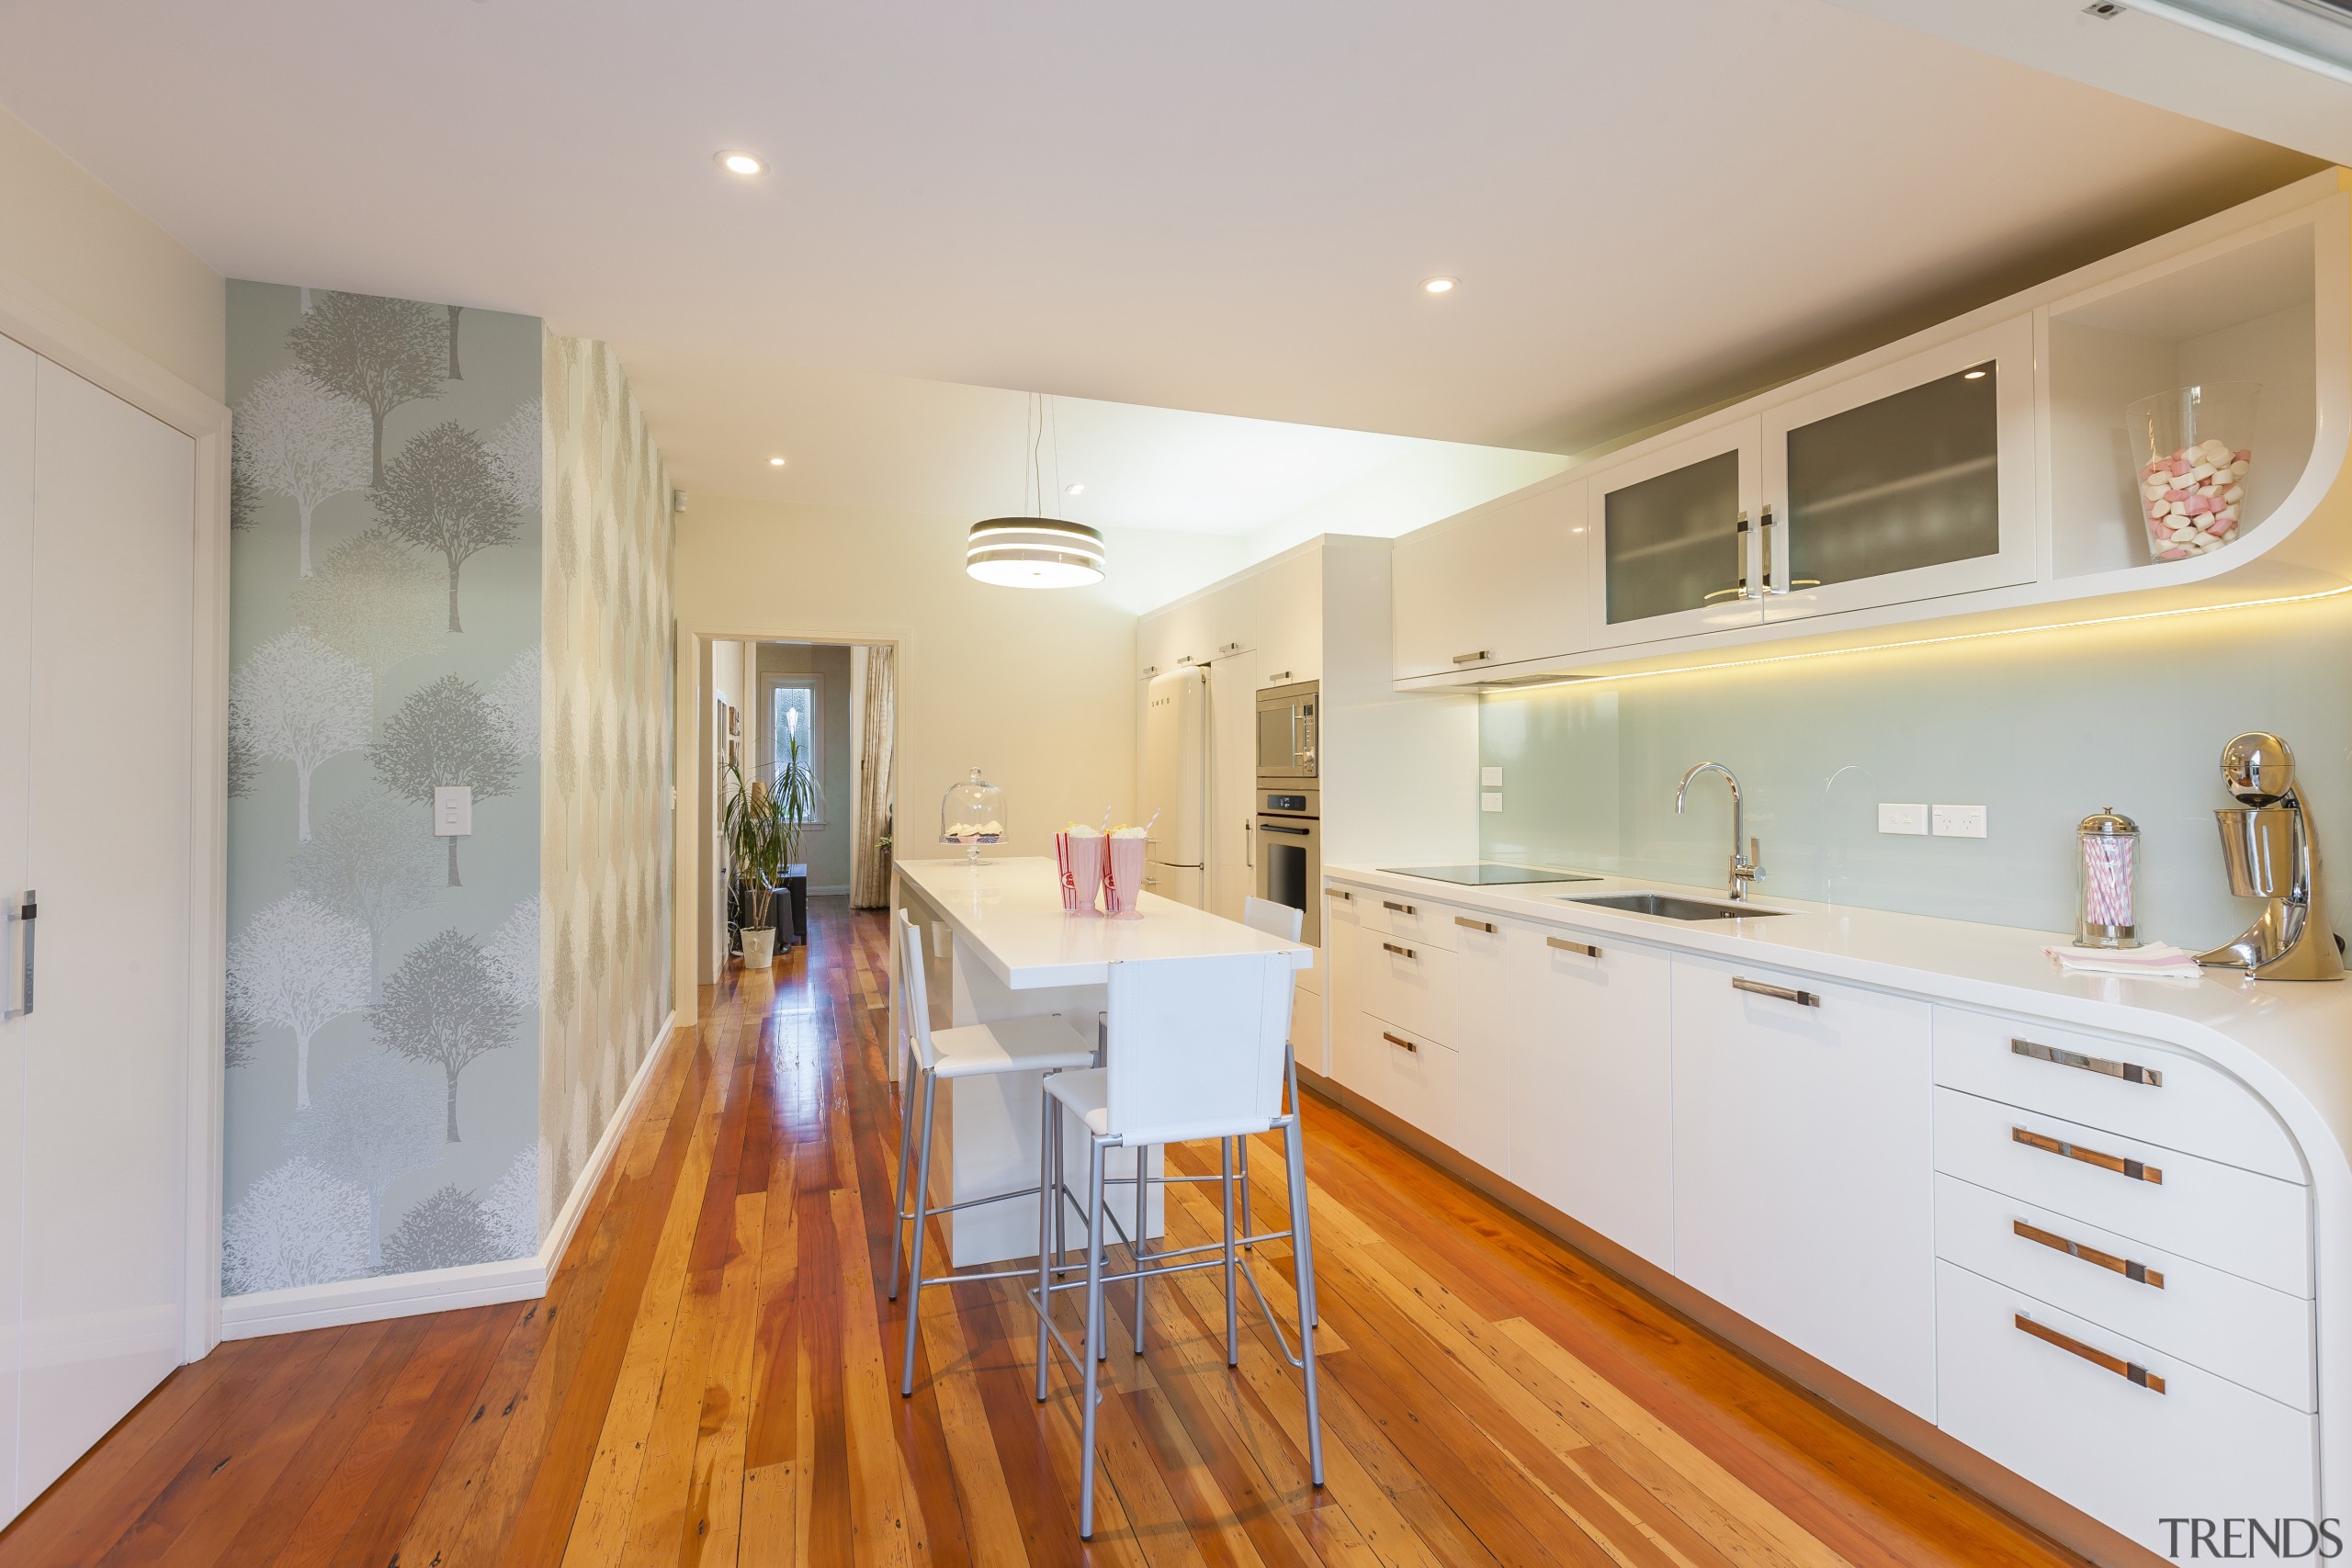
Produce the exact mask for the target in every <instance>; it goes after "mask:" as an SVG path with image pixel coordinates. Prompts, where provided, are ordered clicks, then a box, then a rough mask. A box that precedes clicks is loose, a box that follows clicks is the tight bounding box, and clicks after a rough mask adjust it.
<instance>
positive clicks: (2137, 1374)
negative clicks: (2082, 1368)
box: [2014, 1313, 2165, 1393]
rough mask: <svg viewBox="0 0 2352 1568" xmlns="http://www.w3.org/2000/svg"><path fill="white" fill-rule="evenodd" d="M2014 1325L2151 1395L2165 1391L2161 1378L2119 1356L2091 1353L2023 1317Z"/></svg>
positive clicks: (2135, 1362)
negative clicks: (2139, 1387) (2128, 1379)
mask: <svg viewBox="0 0 2352 1568" xmlns="http://www.w3.org/2000/svg"><path fill="white" fill-rule="evenodd" d="M2014 1321H2015V1322H2016V1324H2017V1325H2018V1328H2019V1329H2020V1330H2022V1331H2023V1332H2025V1333H2027V1334H2030V1335H2032V1336H2033V1337H2035V1338H2036V1339H2039V1340H2041V1342H2042V1343H2043V1344H2045V1345H2055V1346H2057V1347H2058V1348H2060V1349H2061V1350H2064V1351H2065V1352H2066V1354H2068V1355H2069V1356H2080V1357H2081V1358H2082V1359H2084V1360H2086V1361H2088V1362H2089V1363H2090V1364H2091V1365H2092V1366H2094V1367H2105V1368H2106V1369H2107V1370H2108V1371H2110V1372H2113V1373H2114V1374H2115V1375H2116V1376H2117V1377H2120V1378H2130V1379H2131V1381H2132V1382H2135V1383H2137V1384H2139V1385H2140V1386H2141V1387H2142V1388H2144V1389H2146V1390H2147V1391H2148V1392H2150V1393H2164V1391H2165V1380H2164V1376H2163V1374H2162V1373H2160V1372H2152V1371H2149V1370H2148V1369H2147V1368H2145V1367H2143V1366H2142V1365H2141V1364H2140V1363H2139V1362H2137V1361H2127V1360H2125V1359H2123V1358H2122V1357H2120V1356H2110V1355H2109V1354H2108V1353H2107V1352H2106V1351H2104V1350H2097V1349H2093V1348H2091V1347H2090V1346H2088V1345H2086V1344H2084V1343H2083V1342H2082V1341H2081V1340H2079V1339H2076V1338H2075V1337H2072V1336H2071V1335H2065V1334H2061V1333H2059V1332H2058V1331H2057V1330H2056V1329H2054V1328H2050V1327H2046V1326H2044V1325H2041V1324H2039V1323H2036V1322H2034V1321H2033V1319H2031V1318H2030V1317H2028V1316H2026V1314H2023V1313H2018V1314H2015V1318H2014Z"/></svg>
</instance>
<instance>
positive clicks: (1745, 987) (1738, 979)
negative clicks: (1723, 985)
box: [1731, 975, 1821, 1008]
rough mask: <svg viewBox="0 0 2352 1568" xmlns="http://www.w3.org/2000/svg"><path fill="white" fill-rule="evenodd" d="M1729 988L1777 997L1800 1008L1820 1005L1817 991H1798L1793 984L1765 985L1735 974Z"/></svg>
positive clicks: (1759, 981) (1819, 996)
mask: <svg viewBox="0 0 2352 1568" xmlns="http://www.w3.org/2000/svg"><path fill="white" fill-rule="evenodd" d="M1731 988H1732V989H1733V990H1735V991H1750V992H1753V993H1754V994H1756V995H1757V996H1759V997H1778V998H1780V999H1781V1000H1782V1001H1784V1002H1794V1003H1796V1004H1797V1006H1799V1007H1801V1008H1817V1007H1819V1006H1820V1005H1821V995H1820V993H1819V992H1817V991H1800V990H1798V989H1797V988H1796V987H1793V986H1771V985H1767V984H1766V983H1765V982H1763V981H1761V980H1751V979H1749V978H1747V976H1744V975H1735V976H1732V977H1731Z"/></svg>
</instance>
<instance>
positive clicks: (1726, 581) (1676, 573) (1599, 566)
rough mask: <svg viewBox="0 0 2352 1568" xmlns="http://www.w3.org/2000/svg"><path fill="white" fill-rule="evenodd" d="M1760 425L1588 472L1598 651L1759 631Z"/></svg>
mask: <svg viewBox="0 0 2352 1568" xmlns="http://www.w3.org/2000/svg"><path fill="white" fill-rule="evenodd" d="M1761 429H1762V427H1761V425H1760V424H1758V422H1757V421H1756V420H1755V419H1754V418H1753V417H1750V418H1747V419H1738V420H1733V421H1731V422H1730V423H1725V424H1722V425H1718V426H1716V427H1715V428H1713V429H1712V430H1708V431H1704V432H1702V433H1700V434H1695V435H1690V436H1686V437H1684V438H1683V439H1681V440H1679V441H1674V442H1670V443H1668V445H1666V446H1660V447H1658V448H1657V449H1656V450H1654V451H1650V452H1645V453H1643V454H1642V455H1641V456H1640V457H1628V458H1624V459H1622V460H1619V461H1616V462H1613V463H1611V466H1610V467H1609V468H1607V469H1606V470H1605V471H1603V472H1600V473H1595V474H1591V475H1589V476H1588V477H1587V479H1586V484H1585V513H1586V516H1587V517H1588V518H1589V524H1588V527H1589V530H1590V532H1589V536H1588V542H1589V547H1590V548H1591V551H1592V571H1593V575H1594V577H1595V579H1596V580H1597V582H1598V586H1599V590H1600V592H1599V594H1598V598H1599V600H1600V604H1599V606H1598V612H1599V613H1598V615H1597V616H1596V617H1595V621H1594V625H1593V636H1592V646H1594V647H1596V648H1618V647H1622V646H1623V645H1624V644H1627V643H1636V642H1650V641H1654V640H1656V639H1657V638H1660V637H1688V636H1691V634H1693V633H1696V632H1713V631H1724V630H1728V629H1730V628H1732V627H1736V626H1756V625H1758V624H1759V623H1760V622H1761V621H1762V620H1763V616H1764V611H1763V590H1762V587H1761V584H1762V581H1763V578H1762V556H1761V551H1760V549H1759V548H1758V543H1757V536H1756V534H1755V532H1754V530H1752V529H1751V528H1750V527H1749V526H1748V524H1749V520H1750V519H1752V518H1754V517H1755V516H1756V515H1757V513H1758V504H1759V503H1758V487H1759V485H1760V484H1761V482H1762V481H1761V477H1760V475H1759V473H1758V467H1759V462H1760V457H1759V452H1760V448H1759V446H1758V441H1759V439H1760V434H1759V433H1760V431H1761Z"/></svg>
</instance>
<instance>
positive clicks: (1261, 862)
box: [1250, 789, 1323, 947]
mask: <svg viewBox="0 0 2352 1568" xmlns="http://www.w3.org/2000/svg"><path fill="white" fill-rule="evenodd" d="M1319 816H1320V807H1319V804H1318V799H1317V794H1316V792H1315V791H1313V790H1311V789H1304V790H1303V789H1275V790H1268V789H1261V790H1260V791H1259V792H1258V820H1257V822H1256V823H1255V825H1254V830H1253V831H1252V833H1251V834H1250V836H1251V837H1252V838H1254V839H1255V840H1257V842H1256V843H1254V844H1252V845H1251V846H1250V851H1251V856H1250V858H1251V860H1252V861H1253V862H1254V863H1255V864H1254V867H1253V880H1254V881H1255V883H1256V886H1257V890H1258V897H1261V898H1264V899H1268V900H1270V901H1271V902H1273V903H1276V904H1287V905H1289V906H1290V907H1291V908H1294V909H1296V910H1298V911H1299V912H1300V913H1301V914H1303V915H1304V916H1305V917H1306V919H1304V920H1303V921H1302V922H1301V923H1300V926H1299V937H1300V940H1302V941H1304V942H1306V943H1307V945H1309V946H1311V947H1320V946H1322V945H1323V908H1322V905H1323V900H1322V899H1321V898H1320V897H1317V890H1318V889H1319V888H1320V887H1321V886H1322V884H1323V824H1322V822H1321V821H1320V820H1319V819H1318V818H1319Z"/></svg>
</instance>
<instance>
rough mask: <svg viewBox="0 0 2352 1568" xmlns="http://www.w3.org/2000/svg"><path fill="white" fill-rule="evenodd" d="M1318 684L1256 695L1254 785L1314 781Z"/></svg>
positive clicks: (1271, 688)
mask: <svg viewBox="0 0 2352 1568" xmlns="http://www.w3.org/2000/svg"><path fill="white" fill-rule="evenodd" d="M1318 689H1319V683H1318V682H1314V681H1301V682H1297V683H1296V684H1295V685H1290V686H1268V687H1267V688H1266V689H1265V690H1264V691H1261V692H1260V693H1259V694H1258V782H1259V783H1260V784H1283V783H1305V784H1311V783H1313V782H1314V780H1315V746H1316V724H1315V708H1316V695H1317V691H1318Z"/></svg>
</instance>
